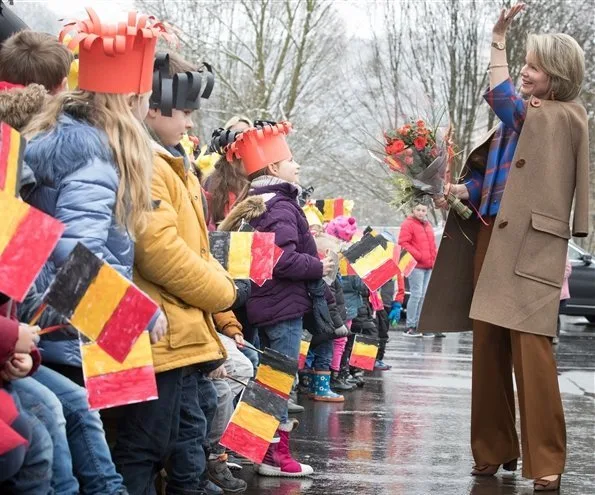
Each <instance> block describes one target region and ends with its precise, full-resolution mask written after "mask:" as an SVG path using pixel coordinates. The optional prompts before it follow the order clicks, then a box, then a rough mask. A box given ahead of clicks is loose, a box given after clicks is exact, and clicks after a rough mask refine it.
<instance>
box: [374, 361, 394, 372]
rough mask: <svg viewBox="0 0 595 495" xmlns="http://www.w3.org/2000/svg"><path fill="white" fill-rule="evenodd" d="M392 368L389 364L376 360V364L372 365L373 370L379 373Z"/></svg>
mask: <svg viewBox="0 0 595 495" xmlns="http://www.w3.org/2000/svg"><path fill="white" fill-rule="evenodd" d="M391 368H392V366H391V365H390V364H386V363H385V362H384V361H382V360H381V359H377V360H376V363H375V364H374V369H375V370H379V371H388V370H390V369H391Z"/></svg>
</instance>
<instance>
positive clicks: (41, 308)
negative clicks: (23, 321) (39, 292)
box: [29, 303, 48, 326]
mask: <svg viewBox="0 0 595 495" xmlns="http://www.w3.org/2000/svg"><path fill="white" fill-rule="evenodd" d="M47 307H48V305H47V304H45V303H43V304H42V305H41V306H39V308H38V309H37V311H35V314H34V315H33V318H31V321H30V322H29V325H31V326H34V325H36V324H37V322H38V321H39V318H41V315H42V314H43V312H44V311H45V308H47Z"/></svg>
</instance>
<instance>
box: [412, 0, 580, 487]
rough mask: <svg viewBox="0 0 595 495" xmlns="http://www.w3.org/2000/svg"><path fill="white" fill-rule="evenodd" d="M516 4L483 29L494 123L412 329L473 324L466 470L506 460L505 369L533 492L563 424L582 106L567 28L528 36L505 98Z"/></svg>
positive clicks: (511, 456)
mask: <svg viewBox="0 0 595 495" xmlns="http://www.w3.org/2000/svg"><path fill="white" fill-rule="evenodd" d="M522 9H523V5H522V4H519V5H517V6H515V7H513V8H512V9H510V10H509V11H507V12H505V11H502V13H501V15H500V19H499V20H498V22H497V23H496V25H495V26H494V30H493V42H492V48H491V60H490V90H489V91H488V92H487V93H486V94H485V95H484V97H485V98H486V100H487V102H488V103H489V104H490V106H491V107H492V108H493V109H494V111H495V112H496V114H497V115H498V117H499V118H500V120H501V123H500V124H499V125H498V126H497V127H496V129H494V130H493V131H492V132H490V133H489V135H488V136H487V137H486V138H485V139H484V140H482V142H481V144H480V145H479V146H478V147H477V148H475V149H474V150H473V151H472V152H471V154H470V156H469V158H468V159H467V161H466V163H465V168H464V175H463V177H462V179H461V181H460V183H459V184H456V185H452V186H451V187H450V188H447V193H448V192H449V191H450V192H452V193H453V194H455V195H456V196H457V197H459V198H461V199H466V200H468V201H469V202H470V203H471V204H472V205H473V206H474V207H475V208H476V209H477V210H478V212H479V214H480V217H479V218H478V217H477V216H476V217H474V219H471V220H469V221H464V220H461V219H460V218H458V217H456V216H455V214H451V215H450V216H449V219H448V221H447V224H446V228H445V235H444V239H443V241H442V243H441V245H440V250H439V252H438V258H437V261H436V265H435V267H434V273H433V276H432V279H431V281H430V285H429V288H428V292H427V295H426V300H425V305H424V310H423V311H422V316H421V320H420V323H419V329H420V331H422V332H435V331H464V330H470V329H473V333H474V335H473V379H472V407H471V447H472V451H473V456H474V459H475V462H476V465H475V467H474V469H473V472H472V474H474V475H493V474H495V473H496V472H497V470H498V468H499V467H500V465H503V466H504V468H505V469H507V470H514V469H515V468H516V459H517V458H518V457H519V442H518V437H517V433H516V430H515V412H514V411H515V402H514V392H513V384H512V369H513V367H514V371H515V378H516V383H517V389H518V397H519V408H520V416H521V427H522V431H521V433H522V437H521V440H522V451H523V476H525V477H527V478H534V479H535V483H534V489H535V491H554V490H557V489H559V486H560V480H561V473H562V472H563V471H564V465H565V458H566V432H565V423H564V412H563V409H562V401H561V398H560V391H559V387H558V380H557V372H556V362H555V359H554V355H553V352H552V345H551V337H554V336H555V334H556V321H557V313H558V305H559V301H560V291H561V287H562V283H563V278H564V266H565V261H566V254H567V245H568V240H569V239H570V237H571V233H572V235H574V236H575V237H584V236H586V235H587V233H588V223H589V222H588V219H589V215H588V212H589V208H588V196H589V139H588V131H587V115H586V112H585V109H584V108H583V106H582V105H581V104H580V103H579V102H578V101H577V100H576V98H577V97H578V95H579V92H580V87H581V84H582V80H583V75H584V53H583V51H582V49H581V48H580V47H579V45H578V44H577V43H576V41H575V40H573V39H572V38H571V37H570V36H568V35H564V34H548V35H538V36H535V35H533V36H530V38H529V42H528V52H527V59H526V65H525V67H523V70H522V71H521V76H522V86H521V90H520V92H521V95H522V96H523V98H521V97H520V96H517V95H516V93H515V91H514V86H513V84H512V81H511V80H510V76H509V74H508V68H507V64H506V52H505V34H506V30H507V28H508V26H509V24H510V23H511V21H512V19H513V18H514V17H515V16H516V15H517V14H518V13H519V12H520V11H521V10H522ZM573 200H574V213H573V215H572V216H573V218H572V230H571V227H570V217H571V213H572V206H573ZM436 204H437V206H439V207H444V206H445V200H444V199H442V198H440V199H438V200H436Z"/></svg>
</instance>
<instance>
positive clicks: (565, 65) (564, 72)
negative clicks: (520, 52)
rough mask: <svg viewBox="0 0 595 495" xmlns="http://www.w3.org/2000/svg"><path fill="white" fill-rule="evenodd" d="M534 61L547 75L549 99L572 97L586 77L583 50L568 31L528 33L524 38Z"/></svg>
mask: <svg viewBox="0 0 595 495" xmlns="http://www.w3.org/2000/svg"><path fill="white" fill-rule="evenodd" d="M527 52H531V53H532V54H533V55H534V56H535V59H536V61H537V64H538V65H539V67H540V68H541V69H543V71H544V72H545V73H546V74H547V75H548V76H549V77H550V90H551V94H552V99H555V100H559V101H571V100H574V99H575V98H576V97H577V96H578V95H579V93H580V92H581V86H582V84H583V79H584V77H585V52H584V51H583V49H582V48H581V47H580V45H579V44H578V43H577V41H576V40H575V39H574V38H573V37H572V36H569V35H568V34H564V33H556V34H531V35H529V38H528V40H527Z"/></svg>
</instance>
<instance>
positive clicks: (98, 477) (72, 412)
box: [33, 366, 124, 495]
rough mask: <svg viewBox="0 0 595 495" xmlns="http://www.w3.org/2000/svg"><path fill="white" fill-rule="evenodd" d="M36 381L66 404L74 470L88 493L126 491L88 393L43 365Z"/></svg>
mask: <svg viewBox="0 0 595 495" xmlns="http://www.w3.org/2000/svg"><path fill="white" fill-rule="evenodd" d="M33 378H35V380H37V381H38V382H39V383H41V384H42V385H45V386H46V387H47V388H49V389H50V390H51V391H52V392H53V393H54V394H56V396H57V397H58V399H59V400H60V402H61V403H62V410H63V411H64V417H65V418H66V434H67V436H68V445H69V446H70V453H71V454H72V467H73V470H74V474H75V476H76V477H77V478H78V480H79V483H80V485H81V486H80V490H81V492H83V493H85V494H101V495H112V494H115V493H118V492H120V491H123V490H124V485H123V481H122V476H120V475H119V474H118V473H117V472H116V467H115V466H114V463H113V462H112V457H111V454H110V451H109V447H108V445H107V441H106V439H105V432H104V431H103V423H102V422H101V418H100V417H99V413H98V412H97V411H89V403H88V402H87V391H86V390H85V389H84V388H83V387H80V386H79V385H77V384H76V383H74V382H72V381H71V380H69V379H68V378H66V377H65V376H63V375H61V374H60V373H57V372H55V371H53V370H51V369H49V368H46V367H45V366H40V367H39V369H38V370H37V372H36V373H35V374H34V375H33Z"/></svg>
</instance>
